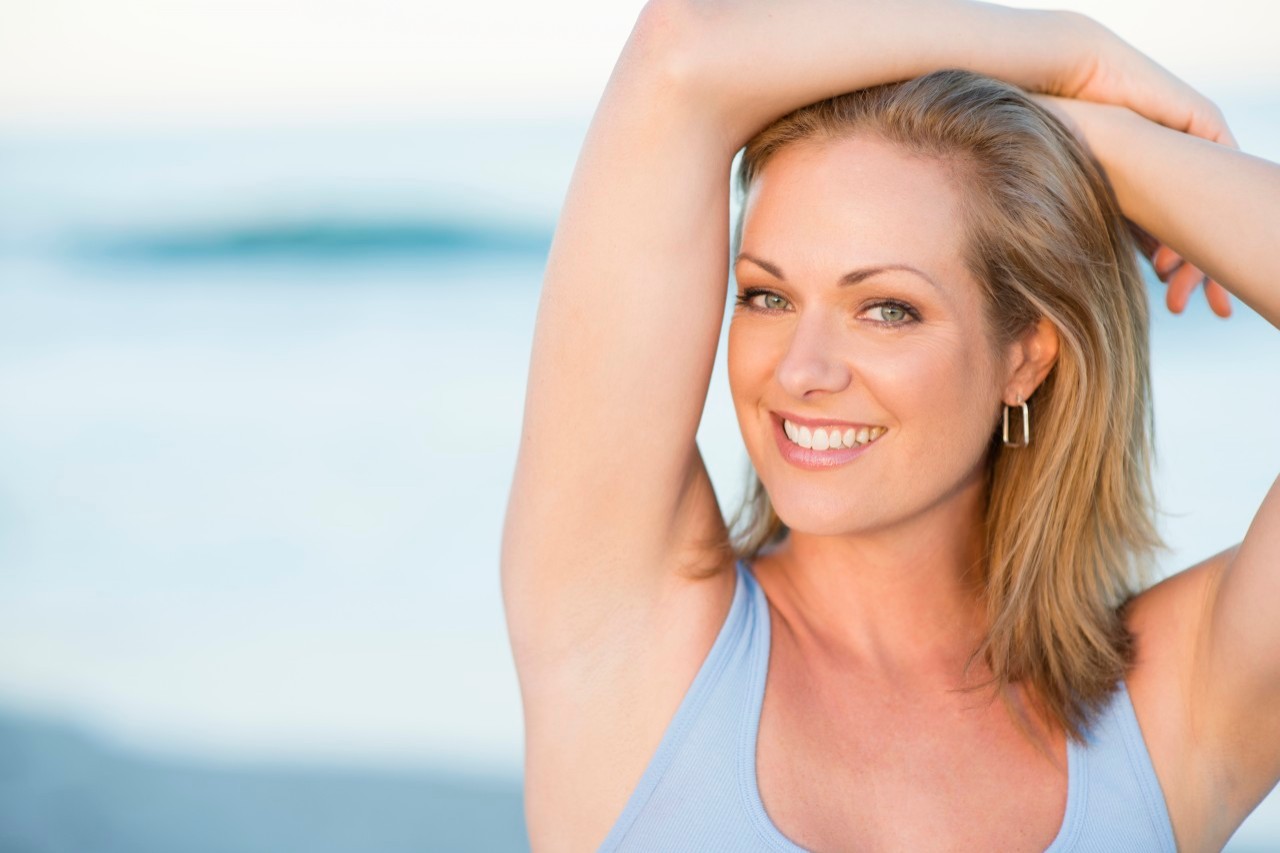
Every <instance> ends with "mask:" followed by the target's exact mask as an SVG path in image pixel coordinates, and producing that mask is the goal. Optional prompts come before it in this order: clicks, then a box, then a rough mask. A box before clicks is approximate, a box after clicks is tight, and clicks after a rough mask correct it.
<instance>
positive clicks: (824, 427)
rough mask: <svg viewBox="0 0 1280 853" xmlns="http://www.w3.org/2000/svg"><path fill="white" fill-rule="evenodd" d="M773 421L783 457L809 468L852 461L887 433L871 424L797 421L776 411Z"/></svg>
mask: <svg viewBox="0 0 1280 853" xmlns="http://www.w3.org/2000/svg"><path fill="white" fill-rule="evenodd" d="M772 420H773V426H774V430H773V431H774V436H775V438H776V439H777V443H778V450H779V452H780V453H781V454H782V458H783V459H786V460H787V461H788V462H790V463H791V464H793V465H795V466H797V467H800V468H806V469H809V470H822V469H825V468H832V467H835V466H837V465H843V464H845V463H847V462H851V461H853V460H854V459H857V458H858V457H859V456H861V455H862V454H863V453H866V452H867V450H868V449H870V448H871V447H872V446H873V445H874V444H875V443H876V441H877V440H879V439H880V438H881V437H882V436H883V435H884V434H885V433H886V432H888V429H887V428H886V427H882V426H877V425H873V424H814V423H808V424H798V423H795V422H794V421H792V420H790V419H788V418H784V417H782V416H781V415H777V414H775V415H773V416H772Z"/></svg>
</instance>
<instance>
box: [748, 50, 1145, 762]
mask: <svg viewBox="0 0 1280 853" xmlns="http://www.w3.org/2000/svg"><path fill="white" fill-rule="evenodd" d="M738 174H739V180H740V182H741V187H742V189H743V191H744V192H745V193H746V194H747V199H746V201H745V204H744V205H743V207H742V214H741V216H740V218H739V220H738V223H737V226H736V228H735V243H738V244H739V245H740V246H742V247H745V248H743V249H742V250H741V251H737V252H736V253H735V256H736V257H737V258H738V264H737V266H736V267H735V269H736V272H737V276H736V277H737V280H738V284H739V286H740V287H741V288H745V290H744V293H743V294H742V296H740V297H739V302H740V305H741V309H740V311H739V313H737V314H735V316H734V321H733V323H732V325H731V327H730V333H729V369H730V382H731V385H732V387H733V391H734V398H735V401H736V404H737V410H738V417H739V420H740V421H741V423H742V425H743V434H744V436H745V437H746V441H747V449H748V453H749V454H750V456H751V460H752V464H753V469H754V471H755V472H757V474H758V476H759V480H756V481H755V482H753V483H752V485H751V486H750V487H749V489H748V495H749V496H750V497H749V499H748V501H747V503H746V505H745V507H744V509H743V510H742V511H740V514H739V515H740V516H741V518H740V519H739V521H740V529H741V530H743V531H744V535H742V536H741V537H740V539H739V541H738V542H737V544H736V547H735V552H736V554H737V555H738V556H739V557H743V558H747V559H750V560H757V558H758V557H759V556H760V552H761V550H762V549H763V548H765V547H766V546H776V545H780V544H782V543H783V542H784V541H785V540H786V539H787V538H788V535H789V533H790V527H791V526H792V525H789V524H787V523H784V522H783V520H782V517H784V516H785V517H786V518H790V519H793V523H792V524H793V525H798V526H799V527H801V528H802V529H803V530H804V531H805V535H807V534H809V533H819V534H822V535H832V534H836V533H840V532H850V533H852V532H854V531H857V530H862V531H864V532H865V533H870V532H873V531H876V530H882V531H883V530H889V529H892V530H894V531H895V535H901V534H902V533H903V532H905V531H906V530H909V529H911V528H913V527H914V528H917V529H925V530H929V529H941V528H940V513H941V514H942V515H943V516H944V517H945V516H947V515H950V516H951V517H952V518H953V519H954V522H951V523H957V524H958V525H959V527H960V529H959V530H957V531H956V532H957V533H960V532H961V531H963V530H976V531H982V538H981V542H980V543H978V545H977V546H976V548H975V550H974V551H973V553H971V554H965V555H963V562H962V564H961V565H959V566H957V567H956V568H957V571H959V573H960V574H962V575H965V576H968V575H969V574H972V575H973V579H972V580H973V583H974V584H975V585H976V586H977V587H978V588H980V589H981V590H982V591H983V593H984V595H983V596H982V598H983V599H985V606H986V609H987V614H986V619H987V621H988V623H989V625H990V628H989V631H988V633H987V637H986V640H985V641H984V643H983V644H982V645H981V646H980V647H979V648H978V649H976V650H975V651H974V655H973V658H974V659H976V658H977V657H979V656H983V657H985V659H986V663H987V665H988V666H990V668H991V670H992V672H993V673H994V679H995V680H996V681H997V682H999V686H1000V688H1001V695H1006V688H1012V687H1013V686H1014V685H1015V684H1017V683H1018V682H1020V681H1023V680H1027V681H1029V682H1030V683H1032V684H1034V685H1035V686H1036V688H1037V689H1036V691H1035V693H1034V694H1033V695H1034V698H1035V700H1036V701H1039V702H1042V703H1044V705H1045V707H1044V708H1043V709H1042V710H1043V712H1044V713H1046V714H1047V715H1048V716H1050V717H1051V718H1052V722H1053V724H1054V725H1055V726H1060V727H1063V728H1065V729H1066V730H1067V731H1069V732H1071V734H1072V735H1073V736H1076V737H1079V736H1081V734H1082V733H1083V727H1084V724H1085V722H1086V721H1087V720H1088V719H1089V717H1090V716H1091V715H1092V714H1094V713H1096V712H1098V711H1099V710H1101V708H1102V707H1103V705H1104V703H1105V701H1106V699H1107V698H1108V697H1109V696H1110V695H1111V693H1112V690H1113V688H1114V686H1115V684H1116V681H1117V680H1118V679H1119V678H1121V677H1122V675H1123V673H1124V671H1125V669H1126V668H1127V667H1128V666H1129V665H1130V664H1131V663H1132V660H1131V658H1132V651H1133V648H1132V637H1131V636H1130V635H1129V633H1128V631H1127V629H1126V628H1125V626H1124V624H1123V621H1122V618H1121V613H1120V611H1119V606H1120V605H1121V604H1122V603H1124V601H1125V599H1126V598H1127V597H1128V596H1129V595H1130V594H1131V593H1132V592H1133V591H1134V590H1135V588H1136V587H1137V586H1139V585H1140V584H1141V583H1142V582H1144V581H1146V580H1147V579H1148V575H1149V569H1150V568H1151V561H1150V557H1151V551H1152V549H1153V548H1154V547H1155V546H1157V545H1158V544H1159V539H1158V537H1157V534H1156V532H1155V523H1154V518H1153V514H1154V507H1153V500H1152V486H1151V470H1150V459H1151V429H1150V427H1151V417H1150V408H1151V406H1150V384H1151V383H1150V376H1149V369H1148V355H1147V354H1148V343H1147V304H1146V293H1145V285H1144V284H1143V282H1142V278H1141V276H1140V274H1139V272H1138V266H1137V262H1136V258H1137V249H1136V246H1135V245H1134V244H1133V241H1132V239H1131V238H1130V236H1129V231H1128V229H1127V227H1126V224H1125V220H1124V217H1123V215H1122V214H1121V212H1120V209H1119V207H1118V205H1117V204H1116V201H1115V198H1114V196H1113V194H1112V193H1111V191H1110V188H1109V187H1108V186H1107V184H1106V182H1105V179H1104V177H1103V175H1102V172H1101V169H1100V168H1099V167H1098V166H1097V164H1096V163H1094V162H1093V161H1092V160H1091V159H1090V158H1089V157H1088V155H1087V153H1086V152H1085V151H1084V149H1083V147H1082V145H1081V143H1080V141H1079V140H1077V139H1076V138H1075V137H1074V136H1072V135H1071V133H1070V132H1069V131H1068V130H1067V129H1065V128H1064V127H1063V126H1062V125H1061V123H1060V122H1059V121H1058V120H1057V119H1056V118H1055V117H1054V116H1053V115H1051V114H1050V113H1049V112H1047V111H1046V110H1045V109H1043V108H1042V107H1040V106H1039V105H1037V104H1036V103H1035V102H1033V101H1032V100H1031V98H1030V97H1028V96H1027V95H1025V94H1023V93H1022V92H1021V91H1019V90H1018V89H1016V88H1015V87H1012V86H1009V85H1007V84H1003V83H1000V82H998V81H995V80H992V79H990V78H984V77H981V76H979V75H975V74H972V73H968V72H962V71H942V72H935V73H932V74H929V75H926V76H923V77H919V78H916V79H915V80H913V81H910V82H907V83H898V84H888V85H884V86H878V87H873V88H868V89H863V90H860V91H858V92H853V93H850V94H847V95H843V96H840V97H836V98H832V99H829V100H826V101H822V102H819V103H816V104H813V105H810V106H807V107H805V108H803V109H801V110H798V111H796V112H794V113H792V114H790V115H787V116H784V117H783V118H781V119H779V120H778V121H777V122H775V123H774V124H772V125H770V126H769V127H768V128H766V129H765V130H764V131H762V132H761V133H760V134H758V135H757V136H756V137H755V138H753V139H752V140H751V141H750V142H749V143H748V144H747V146H746V149H745V151H744V154H743V158H742V161H741V165H740V167H739V173H738ZM744 226H745V227H744ZM748 250H750V251H748ZM760 255H766V256H768V257H770V258H778V257H781V256H784V255H785V256H786V257H787V258H789V259H791V258H794V259H795V263H794V264H792V263H790V262H789V263H788V264H787V267H788V268H789V269H792V270H793V271H794V272H800V271H803V274H802V275H794V276H793V278H794V279H795V281H794V283H788V281H787V280H786V278H784V276H783V274H782V270H781V269H779V267H778V265H776V264H775V263H773V262H764V263H762V262H761V259H760V257H759V256H760ZM850 258H865V259H867V260H868V261H870V262H872V264H873V265H872V266H869V267H865V268H863V269H861V270H858V271H856V272H854V273H846V274H844V275H843V276H840V278H839V281H838V282H837V283H836V284H835V285H834V286H832V285H827V286H823V285H822V284H821V282H823V281H824V280H828V279H834V276H831V275H830V274H828V273H826V272H825V271H826V270H828V269H832V268H834V269H839V266H838V265H839V264H840V263H842V262H844V261H845V260H846V259H850ZM901 258H910V259H913V260H915V261H916V262H917V263H918V264H921V265H923V266H924V267H925V271H921V270H919V269H917V268H916V267H914V266H911V265H908V264H904V263H888V261H893V260H897V259H901ZM753 267H754V268H758V269H753ZM759 270H763V271H764V275H763V276H762V275H761V273H760V271H759ZM757 281H760V282H761V285H762V286H759V287H756V286H754V283H755V282H757ZM770 282H772V284H771V287H772V288H773V290H772V291H771V290H769V289H767V288H766V287H764V286H763V285H765V284H768V283H770ZM938 282H944V283H945V285H940V284H938ZM778 290H782V291H784V292H785V294H786V295H785V296H779V295H778V294H777V293H776V291H778ZM748 293H751V294H752V295H753V296H754V294H758V293H766V294H769V295H774V296H776V297H777V298H778V299H779V301H780V302H782V303H784V307H782V308H779V309H773V310H772V312H770V311H768V310H767V309H764V308H757V307H756V305H755V303H753V301H752V297H748ZM887 306H891V307H892V310H895V311H896V312H897V314H896V319H885V317H884V314H883V312H884V311H885V310H886V307H887ZM873 315H874V316H873ZM778 397H781V398H782V400H783V401H784V402H785V401H795V402H787V405H792V406H801V405H803V406H805V407H808V406H813V407H815V408H827V409H830V408H832V407H833V405H835V401H836V400H839V404H838V405H839V411H844V412H846V413H847V414H858V413H859V412H858V410H860V409H861V410H865V411H866V412H867V415H868V416H867V417H864V418H863V420H869V421H871V422H873V423H877V424H883V425H884V428H885V429H886V430H887V431H888V435H887V436H886V438H885V439H882V440H881V441H880V444H879V447H878V451H877V453H875V454H873V455H870V456H868V457H867V459H866V461H865V462H862V463H860V464H859V465H858V466H856V467H854V466H851V467H850V468H849V470H847V471H844V472H842V473H841V476H840V477H839V478H830V477H828V478H824V479H823V480H822V481H821V482H813V481H811V480H809V479H807V478H804V477H797V476H795V474H794V473H793V472H792V471H790V470H789V469H788V466H787V465H784V464H781V463H782V462H784V461H785V462H794V458H793V456H794V455H784V456H782V457H779V455H778V454H777V453H773V452H771V450H772V448H771V447H770V445H771V443H772V442H771V441H765V442H764V444H762V443H761V441H759V440H756V438H757V436H764V435H767V436H769V438H770V439H771V438H772V435H773V433H774V432H776V430H774V429H770V428H769V427H770V426H771V425H772V421H773V420H774V418H773V417H770V416H769V415H770V413H771V408H770V406H771V404H772V403H773V401H774V399H775V398H778ZM1090 399H1093V400H1108V401H1109V405H1107V406H1086V405H1084V402H1085V401H1087V400H1090ZM1002 400H1003V403H1004V405H1003V407H1002V406H1001V401H1002ZM1023 407H1025V409H1024V408H1023ZM1002 408H1003V414H1002V411H1001V410H1002ZM1011 408H1014V409H1019V410H1021V414H1020V419H1021V424H1022V428H1023V430H1025V432H1026V433H1027V434H1028V435H1029V434H1030V420H1031V419H1034V421H1035V423H1036V429H1035V436H1036V439H1035V444H1034V446H1033V447H1028V448H1025V449H1024V448H1021V447H1017V446H1016V445H1017V442H1016V441H1011V442H1008V445H1014V447H1013V448H1012V449H1009V450H1006V449H1005V447H1006V442H1005V440H1004V437H1003V430H1002V429H1001V426H1002V421H1006V420H1007V419H1008V416H1009V411H1010V409H1011ZM814 414H815V415H816V414H818V413H816V412H815V413H814ZM829 414H831V415H834V414H836V412H830V413H829ZM819 420H823V419H822V418H819ZM825 420H828V421H830V420H833V418H830V417H828V418H826V419H825ZM757 423H758V424H761V425H762V428H761V429H753V425H754V424H757ZM816 432H822V431H821V430H820V429H818V430H816ZM816 432H815V434H816ZM753 433H754V434H753ZM800 443H801V444H803V443H804V439H803V435H801V436H800ZM819 444H821V447H819V446H818V445H819ZM811 446H812V447H813V448H814V449H815V450H825V451H827V452H826V454H817V453H814V454H813V457H814V458H813V459H812V460H810V461H807V464H808V465H810V466H823V467H827V466H830V465H834V464H840V463H843V462H848V461H852V459H854V458H860V457H859V456H853V455H848V454H843V455H833V452H832V451H831V450H829V449H828V448H829V447H830V446H831V445H830V440H829V438H828V437H827V434H826V433H825V432H822V437H821V438H820V439H818V440H817V441H815V442H814V443H813V444H812V445H811ZM837 446H839V445H837ZM920 462H923V463H924V464H913V463H920ZM823 463H826V464H825V465H823ZM904 472H910V474H909V476H908V475H907V474H906V473H904ZM828 492H831V493H835V494H838V495H839V501H835V502H833V501H831V500H830V498H829V496H828ZM961 504H964V505H967V508H966V509H965V510H964V511H963V512H962V513H959V514H955V509H954V508H955V507H957V506H958V505H961ZM868 508H871V511H868ZM826 510H830V511H833V512H834V513H835V515H832V516H831V517H824V516H823V515H822V513H823V512H824V511H826ZM1064 530H1070V531H1081V532H1085V531H1090V532H1091V534H1090V535H1088V536H1066V537H1064V536H1062V535H1061V532H1062V531H1064ZM789 550H791V549H790V548H783V549H782V550H781V553H786V552H788V551H789ZM798 571H802V570H793V574H794V573H796V572H798ZM1066 626H1070V630H1063V628H1064V627H1066Z"/></svg>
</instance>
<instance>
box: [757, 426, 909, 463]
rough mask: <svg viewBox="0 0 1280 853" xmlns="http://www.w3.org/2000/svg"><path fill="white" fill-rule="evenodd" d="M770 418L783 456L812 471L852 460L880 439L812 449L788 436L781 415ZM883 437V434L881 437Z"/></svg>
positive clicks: (779, 450)
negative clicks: (835, 448)
mask: <svg viewBox="0 0 1280 853" xmlns="http://www.w3.org/2000/svg"><path fill="white" fill-rule="evenodd" d="M770 420H771V421H773V436H774V438H775V439H776V440H777V442H778V452H779V453H781V454H782V458H783V459H785V460H787V461H788V462H790V463H791V464H792V465H795V466H796V467H797V468H805V469H807V470H810V471H822V470H825V469H827V468H834V467H836V466H839V465H845V464H847V463H849V462H852V461H853V460H854V459H857V458H858V457H859V456H861V455H862V454H864V453H866V452H867V451H868V450H870V449H871V448H872V447H875V445H876V444H877V443H879V440H880V439H876V440H875V441H871V442H868V443H866V444H862V445H859V446H857V447H842V448H840V449H838V450H812V449H810V448H806V447H801V446H800V445H798V444H796V443H794V442H793V441H792V440H791V439H789V438H787V433H786V430H785V429H784V428H783V426H782V417H781V416H780V415H776V414H775V415H772V416H771V417H770ZM883 437H884V436H881V438H883Z"/></svg>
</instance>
